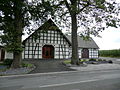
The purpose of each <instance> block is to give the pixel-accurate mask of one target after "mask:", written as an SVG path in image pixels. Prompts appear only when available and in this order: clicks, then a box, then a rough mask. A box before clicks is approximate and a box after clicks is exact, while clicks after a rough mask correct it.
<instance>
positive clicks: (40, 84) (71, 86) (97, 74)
mask: <svg viewBox="0 0 120 90" xmlns="http://www.w3.org/2000/svg"><path fill="white" fill-rule="evenodd" d="M0 90H120V70H109V71H108V70H107V71H91V72H88V71H87V72H81V71H72V72H66V73H59V74H58V73H51V74H34V75H25V76H11V77H0Z"/></svg>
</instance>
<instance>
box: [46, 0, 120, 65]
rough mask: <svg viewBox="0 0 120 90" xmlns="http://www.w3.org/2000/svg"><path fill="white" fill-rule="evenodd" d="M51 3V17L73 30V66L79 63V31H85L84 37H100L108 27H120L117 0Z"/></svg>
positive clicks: (55, 0) (76, 0)
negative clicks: (91, 35)
mask: <svg viewBox="0 0 120 90" xmlns="http://www.w3.org/2000/svg"><path fill="white" fill-rule="evenodd" d="M44 1H47V2H48V1H49V0H44ZM49 3H50V4H51V7H52V9H51V11H52V16H51V17H52V18H53V19H54V20H55V21H56V22H58V24H60V25H61V26H65V27H66V26H67V27H69V28H70V29H71V34H72V38H71V39H72V40H71V41H72V58H71V63H72V64H77V63H78V62H79V58H78V42H77V32H78V31H79V30H78V29H81V31H82V30H84V31H83V32H82V33H81V35H82V36H89V35H90V34H93V35H96V36H98V32H99V31H102V30H104V29H105V28H106V27H108V26H112V27H116V28H117V27H118V26H119V25H120V23H119V21H120V19H119V16H120V13H119V12H120V5H119V3H117V2H115V0H50V1H49ZM63 28H64V27H63Z"/></svg>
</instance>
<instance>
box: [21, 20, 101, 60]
mask: <svg viewBox="0 0 120 90" xmlns="http://www.w3.org/2000/svg"><path fill="white" fill-rule="evenodd" d="M23 45H24V51H23V54H22V58H23V59H69V58H71V36H65V35H64V34H63V33H62V32H61V30H60V29H59V28H58V27H57V26H56V25H55V24H54V23H53V21H52V20H48V21H47V22H46V23H45V24H43V25H42V26H41V27H40V28H38V30H36V31H35V32H34V33H33V34H32V35H30V36H29V37H28V38H27V39H25V40H24V41H23ZM98 49H99V47H98V46H97V44H96V43H95V42H94V40H93V39H92V38H90V40H87V41H86V40H84V39H83V38H82V37H80V36H78V53H79V58H98Z"/></svg>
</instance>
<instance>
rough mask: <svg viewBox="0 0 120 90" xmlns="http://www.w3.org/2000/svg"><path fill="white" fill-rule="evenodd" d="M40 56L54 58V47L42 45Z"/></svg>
mask: <svg viewBox="0 0 120 90" xmlns="http://www.w3.org/2000/svg"><path fill="white" fill-rule="evenodd" d="M42 58H44V59H51V58H54V47H53V46H52V45H44V46H43V48H42Z"/></svg>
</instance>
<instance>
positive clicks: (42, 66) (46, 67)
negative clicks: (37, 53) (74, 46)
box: [27, 60, 73, 74]
mask: <svg viewBox="0 0 120 90" xmlns="http://www.w3.org/2000/svg"><path fill="white" fill-rule="evenodd" d="M27 61H28V62H29V63H32V64H34V65H35V66H36V68H35V69H34V70H33V71H31V72H30V74H32V73H46V72H60V71H73V69H70V68H68V67H66V66H64V65H63V64H62V62H63V60H27Z"/></svg>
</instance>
